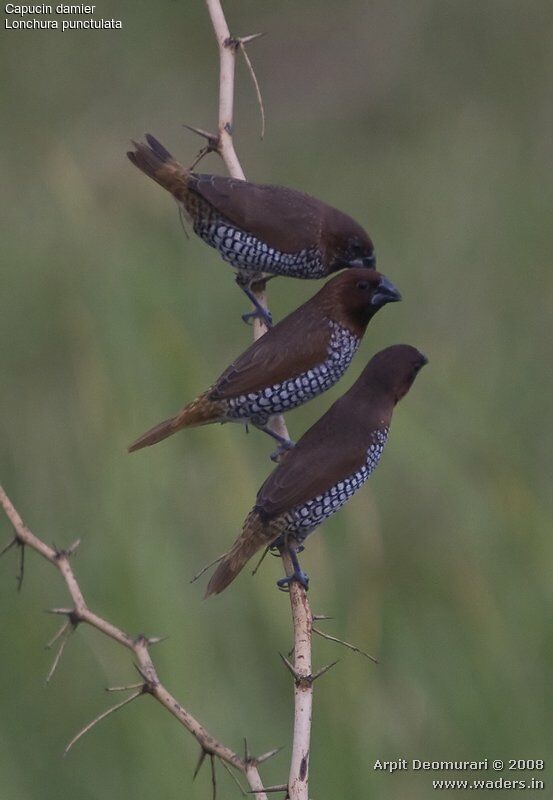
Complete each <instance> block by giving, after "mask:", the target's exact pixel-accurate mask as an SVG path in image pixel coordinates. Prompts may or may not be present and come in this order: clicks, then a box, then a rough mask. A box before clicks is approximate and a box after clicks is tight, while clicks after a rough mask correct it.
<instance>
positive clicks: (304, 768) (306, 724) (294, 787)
mask: <svg viewBox="0 0 553 800" xmlns="http://www.w3.org/2000/svg"><path fill="white" fill-rule="evenodd" d="M205 1H206V4H207V8H208V11H209V15H210V17H211V22H212V25H213V30H214V31H215V36H216V37H217V42H218V45H219V125H218V135H217V144H216V147H215V148H214V149H216V150H217V152H218V153H219V154H220V156H221V158H222V159H223V161H224V162H225V165H226V167H227V169H228V171H229V173H230V175H231V176H232V177H233V178H238V179H240V180H245V174H244V170H243V169H242V166H241V164H240V161H239V159H238V156H237V155H236V151H235V149H234V143H233V138H232V134H233V111H234V68H235V62H236V52H237V50H238V49H242V50H243V52H244V55H246V53H245V50H244V45H245V43H246V42H247V41H251V37H248V36H246V37H243V38H235V37H232V36H231V35H230V31H229V27H228V25H227V21H226V19H225V15H224V12H223V9H222V6H221V2H220V0H205ZM246 63H247V64H248V67H249V68H250V71H251V73H252V75H253V78H254V84H255V87H256V91H257V94H258V98H259V96H260V95H259V87H258V84H257V80H256V79H255V73H254V72H253V68H252V66H251V62H250V61H249V58H247V56H246ZM260 107H261V114H262V119H263V121H264V113H263V104H262V103H261V102H260ZM252 290H253V291H254V293H255V295H256V297H257V299H258V301H259V302H260V304H261V305H262V306H263V307H264V308H267V295H266V292H265V285H264V284H258V285H256V286H253V287H252ZM265 331H266V328H265V325H264V324H263V321H262V320H261V319H259V318H255V319H254V329H253V335H254V339H258V338H259V337H260V336H262V335H263V334H264V333H265ZM272 427H273V430H275V431H276V432H277V433H279V434H280V436H283V437H284V438H286V439H289V438H290V436H289V434H288V430H287V428H286V423H285V422H284V418H283V417H277V418H276V419H274V420H273V423H272ZM282 560H283V564H284V568H285V570H286V574H287V575H291V574H293V567H292V563H291V560H290V557H289V556H288V554H287V553H285V552H283V553H282ZM290 603H291V607H292V622H293V627H294V677H295V688H294V736H293V743H292V759H291V763H290V775H289V778H288V787H287V789H288V796H289V798H290V800H308V798H309V792H308V773H309V748H310V740H311V709H312V704H313V680H312V674H311V672H312V666H311V639H312V630H313V615H312V614H311V609H310V607H309V601H308V600H307V593H306V591H305V589H304V588H303V587H302V586H300V584H299V583H297V581H293V582H292V584H291V585H290Z"/></svg>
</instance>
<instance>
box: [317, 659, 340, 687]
mask: <svg viewBox="0 0 553 800" xmlns="http://www.w3.org/2000/svg"><path fill="white" fill-rule="evenodd" d="M339 661H340V659H339V658H337V659H336V661H333V662H332V664H327V665H326V667H322V668H321V669H319V670H317V672H316V673H315V674H314V675H312V676H311V683H314V682H315V681H316V680H317V678H320V677H321V675H324V674H325V672H328V670H329V669H332V667H335V666H336V664H337V663H338V662H339Z"/></svg>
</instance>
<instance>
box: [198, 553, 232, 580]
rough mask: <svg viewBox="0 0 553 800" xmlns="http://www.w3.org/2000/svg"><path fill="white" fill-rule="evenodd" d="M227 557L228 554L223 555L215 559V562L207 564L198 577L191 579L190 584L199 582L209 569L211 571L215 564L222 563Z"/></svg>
mask: <svg viewBox="0 0 553 800" xmlns="http://www.w3.org/2000/svg"><path fill="white" fill-rule="evenodd" d="M225 556H226V553H223V555H222V556H217V558H215V559H213V561H212V562H211V563H210V564H207V565H206V566H205V567H202V569H201V570H200V571H199V572H198V573H197V574H196V575H194V577H193V578H192V579H191V581H190V583H195V582H196V581H197V580H198V578H201V577H202V575H203V574H204V572H207V571H208V569H210V568H211V567H214V566H215V564H218V563H219V561H222V560H223V558H224V557H225Z"/></svg>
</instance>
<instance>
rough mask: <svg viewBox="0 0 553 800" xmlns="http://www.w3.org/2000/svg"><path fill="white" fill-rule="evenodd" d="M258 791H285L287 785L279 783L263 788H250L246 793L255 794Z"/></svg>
mask: <svg viewBox="0 0 553 800" xmlns="http://www.w3.org/2000/svg"><path fill="white" fill-rule="evenodd" d="M259 791H263V792H287V791H288V786H287V784H286V783H280V784H279V785H278V786H267V787H266V788H265V789H261V790H260V789H250V791H249V792H248V794H256V793H257V792H259Z"/></svg>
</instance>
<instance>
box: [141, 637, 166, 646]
mask: <svg viewBox="0 0 553 800" xmlns="http://www.w3.org/2000/svg"><path fill="white" fill-rule="evenodd" d="M168 638H169V636H148V638H147V639H146V644H147V645H148V647H151V645H153V644H161V642H165V641H166V640H167V639H168Z"/></svg>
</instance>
